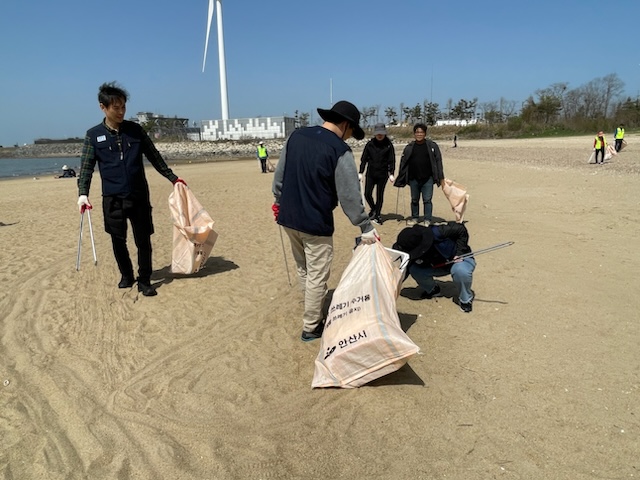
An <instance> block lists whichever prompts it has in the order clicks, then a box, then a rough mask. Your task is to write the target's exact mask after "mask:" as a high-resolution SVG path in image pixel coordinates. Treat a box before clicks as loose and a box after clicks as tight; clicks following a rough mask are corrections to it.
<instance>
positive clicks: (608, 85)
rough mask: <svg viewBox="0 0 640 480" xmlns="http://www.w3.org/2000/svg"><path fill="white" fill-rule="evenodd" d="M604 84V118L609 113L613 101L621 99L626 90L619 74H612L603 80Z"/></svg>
mask: <svg viewBox="0 0 640 480" xmlns="http://www.w3.org/2000/svg"><path fill="white" fill-rule="evenodd" d="M602 84H603V89H604V91H603V95H604V98H603V100H604V105H603V116H604V117H606V116H607V113H608V112H609V106H610V105H611V103H612V101H613V100H615V99H617V98H618V97H620V95H621V94H622V91H623V89H624V82H623V81H622V80H620V78H619V77H618V75H617V74H615V73H611V74H609V75H607V76H606V77H604V78H603V79H602Z"/></svg>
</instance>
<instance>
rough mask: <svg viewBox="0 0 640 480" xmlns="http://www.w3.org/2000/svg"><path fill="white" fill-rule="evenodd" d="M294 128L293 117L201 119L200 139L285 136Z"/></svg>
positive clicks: (244, 138) (294, 121)
mask: <svg viewBox="0 0 640 480" xmlns="http://www.w3.org/2000/svg"><path fill="white" fill-rule="evenodd" d="M295 129H296V120H295V118H293V117H284V116H282V117H258V118H232V119H229V120H203V121H202V122H201V125H200V131H201V140H246V139H258V138H260V139H267V138H286V137H288V136H289V135H290V134H291V132H293V131H294V130H295Z"/></svg>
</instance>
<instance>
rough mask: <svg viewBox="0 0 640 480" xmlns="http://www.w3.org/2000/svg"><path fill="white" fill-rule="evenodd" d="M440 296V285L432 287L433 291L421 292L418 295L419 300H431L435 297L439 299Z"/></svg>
mask: <svg viewBox="0 0 640 480" xmlns="http://www.w3.org/2000/svg"><path fill="white" fill-rule="evenodd" d="M441 296H442V292H441V290H440V285H436V286H435V287H433V290H431V291H430V292H422V293H421V294H420V298H421V299H423V300H424V299H427V300H431V299H432V298H435V297H441Z"/></svg>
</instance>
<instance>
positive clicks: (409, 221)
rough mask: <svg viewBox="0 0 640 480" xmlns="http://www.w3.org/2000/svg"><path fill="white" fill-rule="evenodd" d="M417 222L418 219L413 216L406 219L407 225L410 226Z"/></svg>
mask: <svg viewBox="0 0 640 480" xmlns="http://www.w3.org/2000/svg"><path fill="white" fill-rule="evenodd" d="M417 223H418V221H417V220H416V219H415V218H410V219H409V220H407V225H408V226H410V227H411V226H413V225H416V224H417Z"/></svg>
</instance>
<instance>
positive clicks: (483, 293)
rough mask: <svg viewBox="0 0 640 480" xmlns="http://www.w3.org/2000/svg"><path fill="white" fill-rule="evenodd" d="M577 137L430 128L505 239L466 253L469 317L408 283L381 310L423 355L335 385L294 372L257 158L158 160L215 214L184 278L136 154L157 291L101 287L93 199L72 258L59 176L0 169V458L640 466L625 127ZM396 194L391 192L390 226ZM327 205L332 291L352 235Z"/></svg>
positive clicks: (293, 475)
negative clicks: (615, 144) (609, 150)
mask: <svg viewBox="0 0 640 480" xmlns="http://www.w3.org/2000/svg"><path fill="white" fill-rule="evenodd" d="M591 141H592V139H591V137H579V138H572V139H543V140H503V141H465V140H464V139H460V141H459V148H457V149H453V148H450V142H440V145H441V147H442V150H443V156H444V165H445V173H446V174H447V176H448V177H450V178H453V179H455V180H457V181H458V182H460V183H462V184H464V185H466V186H467V188H468V190H469V193H470V194H471V200H470V204H469V207H468V210H467V214H466V219H467V220H468V224H467V226H468V228H469V230H470V233H471V245H472V247H474V248H476V249H480V248H483V247H487V246H490V245H493V244H496V243H501V242H505V241H514V242H515V245H514V246H512V247H509V248H505V249H502V250H500V251H497V252H494V253H489V254H487V255H484V256H480V257H478V268H477V269H476V274H475V279H474V290H475V292H476V296H477V300H476V301H475V302H474V310H473V312H472V313H471V314H464V313H462V312H460V311H459V309H458V308H457V306H456V305H455V304H454V303H453V302H452V299H451V297H452V296H453V293H454V292H453V290H452V285H451V284H450V282H449V279H444V281H445V283H444V284H443V285H442V286H443V290H444V291H445V293H446V294H447V295H448V298H447V297H445V298H440V299H437V300H422V301H416V300H412V299H411V298H412V297H415V296H416V295H417V293H418V292H417V289H416V285H415V283H414V282H413V281H412V280H411V279H409V280H407V281H406V282H405V284H404V288H403V291H402V294H401V297H400V298H399V299H398V302H397V308H398V312H399V314H400V319H401V322H402V324H403V327H404V328H405V329H406V330H407V333H408V335H409V336H410V337H411V338H412V339H413V340H414V342H416V343H417V344H418V345H419V346H420V347H421V350H422V353H421V354H420V355H417V356H415V357H414V358H412V359H411V360H410V362H409V363H408V364H407V365H406V366H405V367H403V368H402V369H401V370H400V371H398V372H396V373H394V374H391V375H388V376H386V377H383V378H381V379H379V380H377V381H375V382H373V383H372V384H369V385H367V386H364V387H361V388H359V389H354V390H339V389H331V390H312V389H311V388H310V384H311V379H312V376H313V371H314V359H315V357H316V354H317V349H318V347H319V342H311V343H308V344H305V343H302V342H301V341H300V339H299V335H300V330H301V304H300V299H299V297H298V293H297V291H296V290H295V288H293V287H290V286H289V284H288V280H287V275H286V272H285V264H284V261H283V251H282V246H281V243H280V236H279V234H278V229H277V228H276V226H275V224H274V222H273V217H272V215H271V210H270V206H271V203H272V196H271V193H270V187H271V180H272V178H273V177H272V175H262V174H260V173H259V166H258V162H257V161H255V160H253V161H235V162H225V163H209V164H192V165H188V164H181V165H177V166H176V167H175V171H176V173H178V174H179V175H180V176H181V177H183V178H185V179H186V181H187V182H188V183H189V185H190V187H191V188H192V190H193V191H194V193H195V194H196V196H197V197H198V199H199V200H200V201H201V202H202V204H203V205H204V206H205V207H206V208H207V210H208V211H209V213H211V215H212V216H213V218H214V219H215V220H216V230H217V231H218V232H219V234H220V237H219V239H218V242H217V244H216V246H215V247H214V250H213V253H212V257H211V259H210V260H209V262H208V264H207V266H206V269H205V270H203V271H201V272H200V273H199V274H196V275H194V276H192V277H188V278H185V277H179V276H173V275H171V274H170V273H169V263H170V254H171V229H172V226H171V221H170V217H169V210H168V206H167V197H168V195H169V193H170V192H171V184H170V183H169V182H167V181H166V180H165V179H163V178H162V177H160V176H159V175H158V174H156V173H155V172H153V171H150V172H149V173H148V178H149V182H150V185H151V190H152V202H153V205H154V207H155V208H154V220H155V225H156V234H155V235H154V236H153V244H154V266H155V273H154V276H153V278H154V281H155V282H158V284H159V285H158V287H159V288H158V292H159V295H158V296H157V297H155V298H146V297H142V296H140V295H138V294H137V292H136V291H135V289H132V290H119V289H118V288H116V283H117V281H118V279H119V276H118V274H117V269H116V266H115V262H114V260H113V255H112V252H111V247H110V241H109V237H108V235H107V234H106V233H104V231H103V228H102V214H101V211H100V208H96V210H95V211H94V213H93V226H94V233H95V238H96V248H97V255H98V265H97V266H94V265H93V261H92V255H91V247H90V242H89V239H88V236H87V237H86V238H85V242H84V248H83V255H82V265H81V269H80V271H79V272H77V271H76V270H75V261H76V252H77V249H76V248H77V241H78V227H79V215H78V213H77V210H76V205H75V202H76V198H77V191H76V186H75V182H74V181H72V180H54V179H53V178H40V179H39V180H33V179H14V180H8V181H3V182H0V188H1V190H2V194H1V198H2V202H1V204H0V222H2V224H3V225H2V226H0V239H1V240H2V250H1V252H0V260H1V264H2V269H1V273H0V279H1V285H2V288H1V290H0V338H1V342H2V343H1V350H0V478H2V479H5V480H8V479H12V480H14V479H15V480H18V479H19V480H24V479H92V480H93V479H152V480H157V479H170V480H173V479H271V478H282V479H323V480H326V479H337V478H344V479H361V478H363V479H364V478H375V479H443V478H452V479H488V478H505V479H595V478H597V479H613V478H615V479H621V478H632V477H636V478H637V477H640V441H639V438H640V398H639V397H640V367H639V364H640V350H639V344H640V342H639V341H640V321H639V320H640V315H639V313H638V312H639V311H640V302H639V300H638V293H637V290H638V277H637V275H638V272H639V271H640V255H639V254H638V247H639V243H638V238H640V212H639V209H638V206H639V205H638V203H639V202H638V198H639V194H640V184H639V180H640V175H639V174H638V172H639V168H638V167H639V166H640V147H638V145H640V137H639V136H629V138H628V141H629V146H628V147H627V149H625V150H624V151H623V152H622V153H621V154H620V155H618V156H617V157H615V158H614V159H613V161H612V162H611V163H609V164H606V165H604V166H596V165H587V164H586V161H587V158H588V156H589V153H590V144H591ZM401 150H402V146H398V147H397V153H398V157H399V154H400V152H401ZM356 156H357V159H358V163H359V153H357V152H356ZM99 192H100V187H99V181H98V180H96V181H95V183H94V188H93V190H92V195H91V196H90V198H91V199H92V200H93V202H94V203H95V204H97V205H99V204H100V200H99ZM434 200H435V202H434V203H435V208H434V213H435V215H436V216H438V217H440V218H445V219H450V218H451V214H450V212H449V209H448V207H447V205H446V203H445V200H444V196H443V195H442V194H441V193H440V192H439V191H438V190H436V192H435V196H434ZM398 201H399V203H398V214H397V215H396V202H398ZM408 203H409V198H408V192H407V191H400V192H398V190H396V189H395V188H392V187H391V188H388V189H387V192H386V200H385V207H384V209H383V214H384V215H383V218H386V221H385V223H384V225H382V226H380V227H379V228H378V230H379V232H380V234H381V237H382V242H383V243H384V244H385V245H386V246H390V245H391V244H392V243H393V241H394V240H395V237H396V235H397V234H398V232H399V231H400V230H401V229H402V228H403V227H404V222H403V221H400V218H401V216H402V215H403V214H404V213H405V212H407V213H408V210H409V205H408ZM335 218H336V225H337V231H336V235H335V247H336V257H335V260H334V264H333V273H332V277H331V282H330V288H335V286H336V284H337V282H338V280H339V278H340V275H341V273H342V271H343V270H344V268H345V266H346V265H347V263H348V261H349V256H350V249H351V247H352V245H353V241H354V237H355V236H356V235H357V234H358V232H357V229H356V228H354V227H353V226H351V225H350V223H349V221H348V220H347V219H346V217H345V216H344V215H343V214H342V212H341V210H340V209H339V208H338V209H337V210H336V212H335ZM85 227H86V225H85ZM85 232H87V233H88V230H85ZM285 242H286V239H285ZM130 246H131V247H132V251H135V249H134V248H133V245H132V242H130ZM134 258H135V257H134ZM287 258H288V266H289V270H290V275H291V277H292V281H293V280H294V278H293V276H294V270H293V260H292V257H291V254H290V252H289V248H288V244H287Z"/></svg>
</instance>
